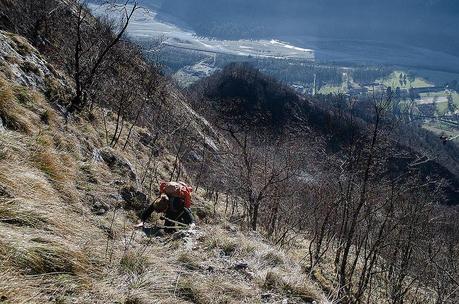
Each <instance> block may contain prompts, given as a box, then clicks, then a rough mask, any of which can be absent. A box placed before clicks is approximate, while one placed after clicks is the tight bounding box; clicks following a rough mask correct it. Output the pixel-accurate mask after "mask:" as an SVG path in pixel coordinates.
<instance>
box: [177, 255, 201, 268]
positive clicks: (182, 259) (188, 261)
mask: <svg viewBox="0 0 459 304" xmlns="http://www.w3.org/2000/svg"><path fill="white" fill-rule="evenodd" d="M177 262H179V263H180V264H181V265H182V266H184V267H185V268H187V269H189V270H198V269H199V268H200V266H199V264H198V262H197V261H196V259H195V257H194V256H192V255H190V254H189V253H187V252H182V253H180V254H179V255H178V257H177Z"/></svg>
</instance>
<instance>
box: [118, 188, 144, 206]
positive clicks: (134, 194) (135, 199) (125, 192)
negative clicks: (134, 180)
mask: <svg viewBox="0 0 459 304" xmlns="http://www.w3.org/2000/svg"><path fill="white" fill-rule="evenodd" d="M120 195H121V197H122V198H123V200H124V202H125V205H124V209H125V210H134V211H138V212H141V211H142V210H143V209H145V208H146V207H148V205H149V203H150V202H149V200H148V197H147V195H146V194H145V193H143V192H142V191H139V190H138V189H136V188H135V187H134V186H127V187H124V188H122V189H121V190H120Z"/></svg>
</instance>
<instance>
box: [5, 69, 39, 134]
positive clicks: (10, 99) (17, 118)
mask: <svg viewBox="0 0 459 304" xmlns="http://www.w3.org/2000/svg"><path fill="white" fill-rule="evenodd" d="M17 102H18V100H17V96H16V94H15V91H14V88H13V86H12V85H11V84H10V83H8V82H7V81H6V80H5V79H3V78H1V77H0V117H2V120H3V122H4V123H5V124H6V127H7V128H9V129H13V130H15V131H21V132H24V133H27V134H29V133H31V132H32V130H33V128H34V127H33V124H32V122H31V121H30V114H29V113H27V112H26V110H25V109H24V108H22V107H20V106H19V105H18V104H17Z"/></svg>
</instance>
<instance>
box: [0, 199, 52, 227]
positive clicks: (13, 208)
mask: <svg viewBox="0 0 459 304" xmlns="http://www.w3.org/2000/svg"><path fill="white" fill-rule="evenodd" d="M19 203H21V204H19ZM26 204H27V203H26V202H25V201H21V202H19V201H18V200H10V201H0V222H2V223H7V224H11V225H16V226H27V227H32V228H43V227H44V226H45V224H46V223H47V220H46V218H44V217H43V216H42V215H40V214H39V213H37V212H35V211H33V210H26V209H24V207H22V206H21V205H26Z"/></svg>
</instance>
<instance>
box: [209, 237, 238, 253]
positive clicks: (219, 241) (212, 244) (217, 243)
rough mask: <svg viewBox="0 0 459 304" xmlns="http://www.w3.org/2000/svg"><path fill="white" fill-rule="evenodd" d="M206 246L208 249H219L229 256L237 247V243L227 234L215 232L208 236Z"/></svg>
mask: <svg viewBox="0 0 459 304" xmlns="http://www.w3.org/2000/svg"><path fill="white" fill-rule="evenodd" d="M207 246H208V247H209V248H210V249H214V248H217V249H220V250H221V251H222V253H223V254H224V255H226V256H231V255H233V254H234V253H235V252H236V250H237V249H238V248H239V243H238V242H236V240H234V239H232V238H229V237H227V236H224V235H218V234H215V235H213V236H211V237H210V239H209V240H208V244H207Z"/></svg>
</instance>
